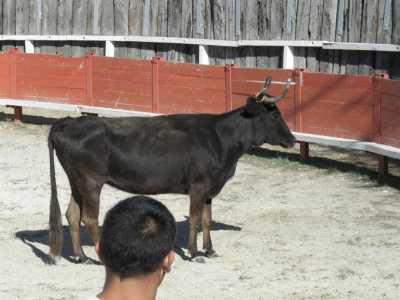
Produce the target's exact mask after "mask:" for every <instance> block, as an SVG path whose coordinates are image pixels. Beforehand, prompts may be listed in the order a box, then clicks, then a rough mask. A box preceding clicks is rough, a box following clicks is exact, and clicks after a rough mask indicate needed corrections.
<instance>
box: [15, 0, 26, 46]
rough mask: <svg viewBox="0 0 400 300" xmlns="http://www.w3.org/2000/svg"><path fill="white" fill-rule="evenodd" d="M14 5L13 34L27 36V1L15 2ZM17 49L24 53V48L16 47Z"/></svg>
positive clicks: (18, 0) (19, 0)
mask: <svg viewBox="0 0 400 300" xmlns="http://www.w3.org/2000/svg"><path fill="white" fill-rule="evenodd" d="M15 5H16V8H15V10H16V12H15V13H16V16H15V20H16V27H15V34H29V1H26V0H17V1H16V4H15ZM17 48H19V49H20V51H21V52H24V48H25V47H24V46H22V45H17Z"/></svg>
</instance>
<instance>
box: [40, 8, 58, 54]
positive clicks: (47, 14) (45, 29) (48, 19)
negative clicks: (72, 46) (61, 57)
mask: <svg viewBox="0 0 400 300" xmlns="http://www.w3.org/2000/svg"><path fill="white" fill-rule="evenodd" d="M57 15H58V0H42V16H43V17H42V34H45V35H47V34H49V35H50V34H56V33H57ZM39 44H40V45H41V47H40V48H41V50H40V52H41V53H49V54H55V53H56V52H57V50H56V49H57V48H56V43H55V42H51V41H46V42H41V43H39Z"/></svg>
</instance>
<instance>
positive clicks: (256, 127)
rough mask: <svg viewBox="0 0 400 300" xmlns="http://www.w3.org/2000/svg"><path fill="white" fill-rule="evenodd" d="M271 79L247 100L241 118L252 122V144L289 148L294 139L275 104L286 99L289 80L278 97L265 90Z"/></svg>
mask: <svg viewBox="0 0 400 300" xmlns="http://www.w3.org/2000/svg"><path fill="white" fill-rule="evenodd" d="M271 81H272V80H271V77H268V78H267V80H266V81H265V86H264V89H263V90H262V91H261V92H260V93H258V94H257V95H255V96H251V97H249V98H247V104H246V106H245V107H244V111H243V116H244V117H245V118H248V119H250V120H251V122H252V127H253V128H252V135H253V137H252V143H253V145H255V146H260V145H262V144H263V143H268V144H271V145H280V146H282V147H285V148H291V147H293V145H294V142H295V137H294V136H293V134H292V133H291V132H290V130H289V128H288V126H287V124H286V122H285V121H284V120H283V118H282V116H281V112H280V111H279V108H278V107H277V106H276V103H277V102H278V101H279V100H282V99H283V98H284V97H286V95H287V92H288V90H289V86H290V80H289V81H288V82H287V84H286V85H285V88H284V91H283V93H282V95H280V96H270V95H268V94H267V88H268V87H269V85H270V84H271Z"/></svg>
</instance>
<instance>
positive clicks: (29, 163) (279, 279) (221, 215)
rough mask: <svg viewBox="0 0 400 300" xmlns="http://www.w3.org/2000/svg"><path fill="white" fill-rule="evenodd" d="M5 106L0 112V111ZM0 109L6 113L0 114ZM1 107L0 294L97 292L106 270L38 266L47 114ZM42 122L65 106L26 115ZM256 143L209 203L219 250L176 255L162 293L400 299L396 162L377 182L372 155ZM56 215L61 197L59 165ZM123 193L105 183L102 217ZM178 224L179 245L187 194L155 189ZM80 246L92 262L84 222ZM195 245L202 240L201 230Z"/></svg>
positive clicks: (64, 191)
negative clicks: (203, 255) (17, 119)
mask: <svg viewBox="0 0 400 300" xmlns="http://www.w3.org/2000/svg"><path fill="white" fill-rule="evenodd" d="M0 109H1V108H0ZM1 111H2V112H1ZM1 111H0V299H81V298H82V297H85V296H88V295H90V294H95V293H97V292H99V291H100V289H101V287H102V283H103V279H104V272H103V267H102V266H99V265H79V264H74V263H72V262H71V261H69V260H68V257H69V255H71V253H72V251H71V242H70V237H69V233H68V229H67V227H66V226H65V225H66V224H67V222H66V219H65V218H63V224H64V232H65V241H66V242H65V243H64V250H63V259H62V260H61V262H60V263H59V264H58V265H57V266H48V265H46V264H45V263H44V260H45V259H46V254H47V252H48V242H47V239H48V236H47V224H48V213H49V200H50V185H49V162H48V150H47V145H46V137H47V132H48V123H50V122H51V121H52V120H51V119H50V118H37V117H28V118H26V120H27V121H29V123H22V124H17V123H14V122H11V121H8V119H9V115H7V114H5V113H4V111H6V112H8V113H9V112H11V110H6V109H4V108H3V109H2V110H1ZM27 113H30V114H35V113H39V114H40V115H42V116H46V117H60V116H61V115H62V114H61V113H54V112H45V111H39V112H37V111H29V110H28V111H27ZM297 153H298V149H293V150H291V151H283V150H282V149H280V148H271V147H268V148H265V149H255V150H254V151H252V153H251V154H248V155H245V156H244V157H243V158H242V159H241V160H240V162H239V164H238V168H237V172H236V175H235V177H234V178H233V179H232V180H231V181H229V182H228V184H227V185H226V186H225V188H224V189H223V190H222V192H221V193H220V194H219V196H218V197H217V198H216V199H215V200H214V202H213V215H214V224H213V230H212V233H211V234H212V238H213V243H214V246H215V249H216V250H217V252H218V253H219V254H220V257H218V258H213V259H205V260H204V262H203V263H199V262H189V261H187V260H184V259H183V258H182V256H177V259H176V263H175V265H174V268H173V271H172V272H171V273H170V274H169V275H168V276H167V277H166V280H165V282H164V283H163V285H162V286H161V288H160V290H159V294H158V298H159V299H399V295H400V286H399V284H400V168H399V165H398V164H395V162H391V173H392V174H394V175H391V176H390V178H389V179H388V181H387V183H386V184H383V185H380V184H378V182H377V180H376V172H375V167H376V161H375V159H374V157H373V156H372V155H370V154H365V153H362V152H348V151H343V150H337V149H336V150H335V149H332V148H326V147H319V146H314V145H313V146H311V156H312V158H311V160H310V161H309V162H308V163H307V164H304V163H302V162H300V161H299V157H298V154H297ZM56 175H57V183H58V194H59V199H60V205H61V208H62V211H65V210H66V207H67V204H68V200H69V194H70V191H69V186H68V183H67V178H66V176H65V173H64V172H63V170H62V169H61V167H60V165H59V164H57V165H56ZM127 195H128V194H126V193H123V192H120V191H117V190H115V189H113V188H110V187H106V188H105V189H104V191H103V193H102V200H101V216H100V221H101V223H102V220H103V217H104V214H105V212H106V211H107V209H109V208H110V207H111V206H113V205H114V204H115V203H117V201H118V200H122V199H123V198H125V197H126V196H127ZM156 198H157V199H160V200H161V201H162V202H163V203H164V204H165V205H166V206H167V207H168V208H169V209H170V210H171V211H172V212H173V214H174V215H175V218H176V220H177V222H178V235H179V238H178V242H177V246H178V247H180V248H182V249H183V250H184V251H186V249H185V247H186V232H187V223H186V219H187V216H188V207H189V206H188V204H189V202H188V199H187V197H186V196H181V195H161V196H156ZM82 233H83V241H84V250H85V251H86V253H87V254H89V255H90V256H91V257H95V254H94V250H93V247H92V246H91V244H90V241H89V238H88V236H87V235H86V233H85V231H84V229H83V228H82ZM199 242H201V235H199Z"/></svg>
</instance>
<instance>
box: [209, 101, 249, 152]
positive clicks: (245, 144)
mask: <svg viewBox="0 0 400 300" xmlns="http://www.w3.org/2000/svg"><path fill="white" fill-rule="evenodd" d="M242 112H243V108H238V109H236V110H234V111H231V112H228V113H225V114H222V115H221V116H220V118H219V119H218V121H217V132H218V135H219V136H220V138H221V139H222V140H223V145H224V147H226V148H229V150H230V151H234V152H235V154H236V155H237V156H238V157H237V159H239V158H240V156H242V155H243V154H244V153H245V152H247V151H248V150H249V149H250V147H251V145H252V138H253V133H252V124H251V121H250V120H248V119H245V118H243V117H242V116H241V114H242ZM236 155H235V156H236Z"/></svg>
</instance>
